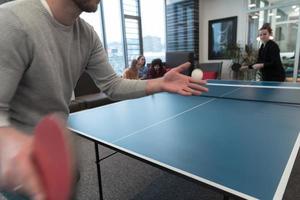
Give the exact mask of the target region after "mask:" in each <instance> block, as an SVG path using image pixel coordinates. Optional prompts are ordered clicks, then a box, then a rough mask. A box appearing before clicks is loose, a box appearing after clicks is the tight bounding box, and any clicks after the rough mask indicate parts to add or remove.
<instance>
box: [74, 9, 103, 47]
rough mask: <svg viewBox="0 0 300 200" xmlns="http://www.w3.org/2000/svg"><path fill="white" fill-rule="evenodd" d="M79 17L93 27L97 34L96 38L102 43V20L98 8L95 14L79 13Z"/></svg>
mask: <svg viewBox="0 0 300 200" xmlns="http://www.w3.org/2000/svg"><path fill="white" fill-rule="evenodd" d="M80 17H81V18H82V19H84V20H85V21H86V22H87V23H89V24H90V25H92V26H93V27H94V30H95V31H96V32H97V34H98V36H99V37H100V40H101V41H102V43H103V42H104V40H103V31H102V20H101V15H100V6H99V7H98V10H97V11H96V12H94V13H87V12H83V13H81V15H80Z"/></svg>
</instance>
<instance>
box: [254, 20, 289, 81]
mask: <svg viewBox="0 0 300 200" xmlns="http://www.w3.org/2000/svg"><path fill="white" fill-rule="evenodd" d="M272 32H273V31H272V29H271V27H270V24H269V23H266V24H264V25H263V26H262V27H261V28H260V29H259V38H260V40H261V42H262V45H261V46H260V48H259V52H258V58H257V62H256V63H255V64H252V65H249V68H250V69H257V70H259V71H260V72H261V75H262V81H279V82H283V81H285V70H284V68H283V66H282V63H281V58H280V49H279V46H278V45H277V44H276V42H274V41H273V40H271V39H270V37H271V36H272Z"/></svg>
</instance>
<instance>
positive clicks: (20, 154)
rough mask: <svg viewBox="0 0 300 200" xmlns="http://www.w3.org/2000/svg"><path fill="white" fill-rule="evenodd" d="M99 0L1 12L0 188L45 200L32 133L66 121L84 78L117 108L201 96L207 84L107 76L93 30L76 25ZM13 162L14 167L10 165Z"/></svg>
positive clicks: (13, 6)
mask: <svg viewBox="0 0 300 200" xmlns="http://www.w3.org/2000/svg"><path fill="white" fill-rule="evenodd" d="M98 3H99V0H47V1H46V0H17V1H14V2H11V3H6V4H3V5H2V6H0V27H1V30H0V187H5V188H9V189H12V188H15V187H16V186H18V185H21V184H22V183H26V184H24V185H23V187H22V191H23V192H25V193H27V194H28V195H29V196H30V197H31V198H32V199H34V200H38V199H44V194H43V192H42V191H43V188H42V186H41V184H39V183H40V179H39V177H38V176H37V173H36V171H35V170H34V167H32V166H33V164H32V161H31V159H30V157H31V154H32V150H31V143H32V136H30V133H31V131H32V129H33V127H34V126H35V125H36V124H37V122H38V121H39V120H40V119H41V117H43V116H45V115H47V114H49V113H53V112H60V113H64V114H65V117H67V116H68V113H69V109H68V105H69V103H70V99H71V95H72V91H73V89H74V87H75V85H76V83H77V81H78V79H79V77H80V75H81V74H82V73H83V72H84V71H86V72H87V73H88V74H89V75H90V76H91V77H92V78H93V79H94V81H95V83H96V84H97V86H98V87H99V88H100V89H101V91H103V92H105V93H106V94H107V95H108V96H109V97H110V98H112V99H115V100H122V99H128V98H137V97H142V96H145V95H149V94H153V93H156V92H161V91H167V92H174V93H179V94H181V95H199V94H201V92H203V91H207V89H206V88H205V87H203V85H204V84H205V81H196V80H193V79H192V78H191V77H188V76H184V75H182V74H181V73H180V72H181V71H184V70H186V69H187V68H188V67H189V65H190V64H189V63H185V64H183V65H181V66H179V67H177V68H173V69H172V70H171V71H169V72H168V73H167V74H165V76H164V77H162V78H159V79H153V80H146V81H142V80H135V81H134V80H124V79H122V78H120V77H118V76H117V75H116V74H115V72H114V71H113V69H112V67H111V65H110V64H109V63H108V59H107V56H106V53H105V50H104V48H103V46H102V44H101V42H100V40H99V38H98V36H97V34H96V33H95V31H94V30H93V28H92V27H91V26H90V25H88V24H87V23H86V22H84V21H83V20H82V19H80V18H79V15H80V13H81V12H82V11H86V12H94V11H96V9H97V6H98ZM16 158H17V159H16Z"/></svg>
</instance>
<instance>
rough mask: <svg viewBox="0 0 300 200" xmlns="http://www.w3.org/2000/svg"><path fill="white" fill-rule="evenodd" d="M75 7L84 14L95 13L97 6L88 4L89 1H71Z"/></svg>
mask: <svg viewBox="0 0 300 200" xmlns="http://www.w3.org/2000/svg"><path fill="white" fill-rule="evenodd" d="M73 1H74V3H75V4H76V5H77V7H78V8H79V9H80V10H82V11H84V12H96V10H97V8H98V4H97V5H94V4H92V3H90V0H73Z"/></svg>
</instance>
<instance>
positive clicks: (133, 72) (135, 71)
mask: <svg viewBox="0 0 300 200" xmlns="http://www.w3.org/2000/svg"><path fill="white" fill-rule="evenodd" d="M123 78H125V79H136V80H137V79H139V65H138V61H137V60H136V59H133V60H132V61H131V65H130V67H128V68H126V69H125V71H124V73H123Z"/></svg>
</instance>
